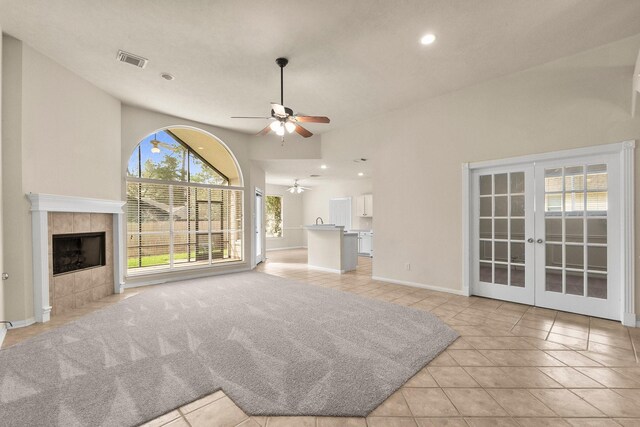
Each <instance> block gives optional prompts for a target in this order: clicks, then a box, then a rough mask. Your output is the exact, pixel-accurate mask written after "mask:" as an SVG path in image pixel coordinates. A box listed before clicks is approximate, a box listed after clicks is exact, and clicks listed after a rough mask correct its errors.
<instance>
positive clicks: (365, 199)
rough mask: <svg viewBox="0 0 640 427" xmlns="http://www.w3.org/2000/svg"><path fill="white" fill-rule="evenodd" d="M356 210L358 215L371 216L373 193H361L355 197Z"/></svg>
mask: <svg viewBox="0 0 640 427" xmlns="http://www.w3.org/2000/svg"><path fill="white" fill-rule="evenodd" d="M356 212H357V214H358V216H359V217H373V194H363V195H361V196H358V198H357V199H356Z"/></svg>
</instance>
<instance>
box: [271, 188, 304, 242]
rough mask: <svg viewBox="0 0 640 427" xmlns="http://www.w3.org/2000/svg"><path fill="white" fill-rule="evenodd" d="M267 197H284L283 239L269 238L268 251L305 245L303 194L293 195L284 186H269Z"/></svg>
mask: <svg viewBox="0 0 640 427" xmlns="http://www.w3.org/2000/svg"><path fill="white" fill-rule="evenodd" d="M265 196H282V223H283V224H282V237H268V238H267V250H273V249H282V248H299V247H302V246H303V245H304V237H303V234H304V233H306V232H305V231H303V230H302V225H303V221H302V218H303V216H302V215H303V210H302V200H303V196H304V193H303V194H291V193H289V192H288V191H287V187H286V186H283V185H272V184H267V189H266V192H265Z"/></svg>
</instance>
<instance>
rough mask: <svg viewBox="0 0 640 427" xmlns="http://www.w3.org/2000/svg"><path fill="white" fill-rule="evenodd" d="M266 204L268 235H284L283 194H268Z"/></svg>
mask: <svg viewBox="0 0 640 427" xmlns="http://www.w3.org/2000/svg"><path fill="white" fill-rule="evenodd" d="M265 204H266V208H265V215H266V223H267V224H266V236H267V237H282V196H267V197H266V199H265Z"/></svg>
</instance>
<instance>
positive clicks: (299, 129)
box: [296, 125, 313, 138]
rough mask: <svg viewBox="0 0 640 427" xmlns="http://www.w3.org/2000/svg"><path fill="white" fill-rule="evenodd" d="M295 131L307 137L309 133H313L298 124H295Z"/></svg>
mask: <svg viewBox="0 0 640 427" xmlns="http://www.w3.org/2000/svg"><path fill="white" fill-rule="evenodd" d="M296 132H298V134H300V135H302V136H303V137H305V138H309V137H310V136H311V135H313V134H312V133H311V132H309V131H308V130H306V129H305V128H303V127H302V126H300V125H296Z"/></svg>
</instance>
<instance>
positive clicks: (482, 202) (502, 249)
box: [473, 166, 534, 304]
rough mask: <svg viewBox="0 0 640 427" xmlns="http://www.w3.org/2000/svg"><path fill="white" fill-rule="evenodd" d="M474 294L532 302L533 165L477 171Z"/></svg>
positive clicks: (475, 175)
mask: <svg viewBox="0 0 640 427" xmlns="http://www.w3.org/2000/svg"><path fill="white" fill-rule="evenodd" d="M473 185H474V188H475V190H476V191H475V194H476V197H474V206H473V212H474V214H475V217H474V224H476V227H475V228H474V234H473V240H474V241H475V242H476V245H475V249H476V256H475V262H474V269H475V274H474V277H475V280H474V284H475V286H474V289H473V291H474V294H476V295H481V296H485V297H489V298H496V299H504V300H508V301H514V302H519V303H522V304H532V301H533V298H534V291H533V288H534V283H533V281H534V270H533V266H532V264H531V260H533V257H534V247H533V245H531V244H528V243H527V239H530V238H531V236H533V234H534V218H533V214H534V210H533V203H534V197H533V195H534V193H533V191H532V189H533V186H534V179H533V167H531V166H521V167H516V168H508V167H507V168H497V169H488V170H478V171H475V172H474V176H473Z"/></svg>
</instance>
